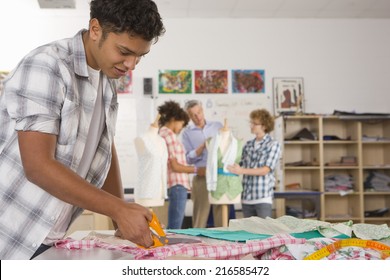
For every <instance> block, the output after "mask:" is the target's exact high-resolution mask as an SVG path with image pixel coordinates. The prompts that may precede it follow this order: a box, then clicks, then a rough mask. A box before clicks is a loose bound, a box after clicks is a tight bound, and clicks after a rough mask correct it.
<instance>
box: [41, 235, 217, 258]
mask: <svg viewBox="0 0 390 280" xmlns="http://www.w3.org/2000/svg"><path fill="white" fill-rule="evenodd" d="M91 232H92V231H90V230H86V231H76V232H74V233H72V234H71V235H70V236H69V237H70V238H72V239H74V240H82V239H83V238H84V237H86V236H88V234H90V233H91ZM94 232H96V233H99V234H106V235H111V236H113V235H114V233H115V231H114V230H96V231H94ZM178 236H180V237H182V238H188V239H193V238H194V237H193V236H187V235H178ZM196 239H201V240H202V242H205V243H209V244H212V243H218V242H220V240H216V239H212V238H207V237H196ZM173 258H174V259H188V258H191V257H186V256H177V257H173ZM129 259H134V257H133V256H132V255H131V254H130V253H128V252H123V251H120V250H108V249H103V248H98V247H94V248H90V249H71V250H69V249H64V248H56V247H54V246H53V247H51V248H49V249H48V250H46V251H45V252H43V253H42V254H40V255H39V256H37V257H36V258H35V259H34V260H129Z"/></svg>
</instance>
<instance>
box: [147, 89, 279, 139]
mask: <svg viewBox="0 0 390 280" xmlns="http://www.w3.org/2000/svg"><path fill="white" fill-rule="evenodd" d="M190 99H196V100H199V101H201V102H202V104H203V109H204V113H205V118H206V120H210V121H219V122H221V123H222V124H223V123H224V120H225V119H226V121H227V125H228V127H229V128H230V130H231V131H232V133H233V135H234V136H235V137H236V138H237V139H240V140H243V141H248V140H250V139H252V138H254V135H252V134H251V131H250V126H249V114H250V112H251V111H253V110H256V109H267V110H269V111H270V113H271V114H272V110H273V109H272V99H271V98H270V97H269V96H268V95H265V94H245V95H244V94H238V95H227V96H226V95H225V96H223V95H196V96H194V95H191V96H176V95H169V96H161V95H159V96H157V97H156V101H155V112H157V107H158V106H159V105H161V104H163V103H164V102H165V101H167V100H174V101H176V102H178V103H179V104H180V105H181V106H183V107H184V103H185V102H186V101H188V100H190Z"/></svg>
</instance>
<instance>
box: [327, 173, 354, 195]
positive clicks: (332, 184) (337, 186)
mask: <svg viewBox="0 0 390 280" xmlns="http://www.w3.org/2000/svg"><path fill="white" fill-rule="evenodd" d="M353 186H354V181H353V176H352V175H345V174H331V175H327V176H325V191H327V192H350V191H353Z"/></svg>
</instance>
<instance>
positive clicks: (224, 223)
mask: <svg viewBox="0 0 390 280" xmlns="http://www.w3.org/2000/svg"><path fill="white" fill-rule="evenodd" d="M221 206H222V227H228V226H229V205H228V204H222V205H221Z"/></svg>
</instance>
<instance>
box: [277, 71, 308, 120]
mask: <svg viewBox="0 0 390 280" xmlns="http://www.w3.org/2000/svg"><path fill="white" fill-rule="evenodd" d="M273 94H274V107H275V108H274V109H275V114H282V113H304V108H303V104H304V102H303V101H304V95H303V78H273Z"/></svg>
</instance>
